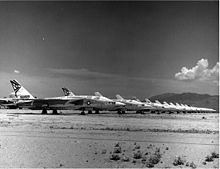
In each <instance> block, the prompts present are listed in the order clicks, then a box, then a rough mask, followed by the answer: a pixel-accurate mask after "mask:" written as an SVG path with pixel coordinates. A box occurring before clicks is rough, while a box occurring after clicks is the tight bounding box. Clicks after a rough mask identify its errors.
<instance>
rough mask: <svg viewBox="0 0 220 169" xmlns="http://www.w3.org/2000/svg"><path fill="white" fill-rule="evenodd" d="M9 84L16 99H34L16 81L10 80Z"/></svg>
mask: <svg viewBox="0 0 220 169" xmlns="http://www.w3.org/2000/svg"><path fill="white" fill-rule="evenodd" d="M10 82H11V85H12V88H13V90H14V92H15V96H16V97H17V98H20V99H34V96H32V95H31V93H30V92H28V91H27V90H26V89H25V88H24V87H23V86H22V85H21V84H20V83H19V82H18V81H17V80H10Z"/></svg>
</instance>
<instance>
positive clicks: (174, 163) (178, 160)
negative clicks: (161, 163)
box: [173, 156, 185, 166]
mask: <svg viewBox="0 0 220 169" xmlns="http://www.w3.org/2000/svg"><path fill="white" fill-rule="evenodd" d="M184 162H185V161H184V160H183V159H182V158H181V157H180V156H178V157H177V158H175V159H174V161H173V165H175V166H178V165H184Z"/></svg>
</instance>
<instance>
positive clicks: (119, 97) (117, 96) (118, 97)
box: [116, 94, 124, 100]
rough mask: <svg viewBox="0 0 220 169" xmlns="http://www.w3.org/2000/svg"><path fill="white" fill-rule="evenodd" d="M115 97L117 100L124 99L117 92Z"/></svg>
mask: <svg viewBox="0 0 220 169" xmlns="http://www.w3.org/2000/svg"><path fill="white" fill-rule="evenodd" d="M116 98H117V99H118V100H124V99H123V97H121V96H120V95H119V94H117V95H116Z"/></svg>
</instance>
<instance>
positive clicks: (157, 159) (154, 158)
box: [149, 154, 161, 164]
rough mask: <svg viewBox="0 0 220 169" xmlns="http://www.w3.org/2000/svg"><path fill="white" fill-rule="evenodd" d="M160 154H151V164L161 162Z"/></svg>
mask: <svg viewBox="0 0 220 169" xmlns="http://www.w3.org/2000/svg"><path fill="white" fill-rule="evenodd" d="M160 158H161V157H160V156H159V155H156V154H153V155H152V156H150V158H149V163H151V164H157V163H159V162H160Z"/></svg>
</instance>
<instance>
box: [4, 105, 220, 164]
mask: <svg viewBox="0 0 220 169" xmlns="http://www.w3.org/2000/svg"><path fill="white" fill-rule="evenodd" d="M218 122H219V115H218V114H217V113H213V114H196V113H194V114H160V115H158V114H149V113H148V114H144V115H140V114H135V113H133V112H131V113H128V114H124V115H118V114H116V113H115V112H110V113H108V112H103V113H101V114H87V115H85V116H83V115H80V114H79V112H78V111H62V114H60V115H51V114H48V115H41V114H40V111H32V110H3V109H0V157H1V158H0V167H1V168H6V167H7V168H8V167H23V168H30V167H34V168H42V167H49V168H57V167H62V168H79V167H83V168H90V167H93V168H109V167H114V168H116V167H122V168H124V167H126V168H130V167H132V168H140V167H145V168H146V167H149V168H152V167H154V168H194V167H196V168H219V158H218V157H216V156H214V155H213V154H212V153H213V152H216V153H217V154H218V153H219V126H218V125H219V123H218ZM207 156H209V157H210V158H208V157H207ZM177 159H178V160H177Z"/></svg>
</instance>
